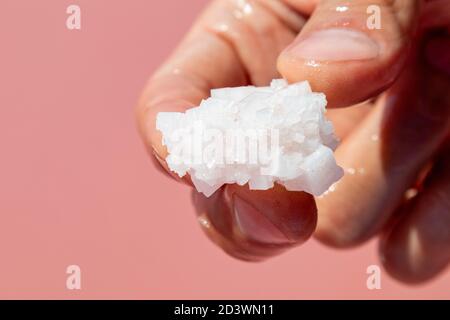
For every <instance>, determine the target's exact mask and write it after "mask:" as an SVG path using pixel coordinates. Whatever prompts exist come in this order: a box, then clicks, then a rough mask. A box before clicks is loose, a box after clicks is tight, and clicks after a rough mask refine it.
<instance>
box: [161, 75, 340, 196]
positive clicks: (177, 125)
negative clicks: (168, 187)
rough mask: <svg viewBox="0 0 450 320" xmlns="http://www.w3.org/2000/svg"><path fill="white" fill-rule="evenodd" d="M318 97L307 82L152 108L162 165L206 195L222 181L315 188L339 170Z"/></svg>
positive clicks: (214, 93) (226, 91)
mask: <svg viewBox="0 0 450 320" xmlns="http://www.w3.org/2000/svg"><path fill="white" fill-rule="evenodd" d="M326 104H327V102H326V98H325V95H324V94H322V93H315V92H312V91H311V88H310V86H309V84H308V82H306V81H304V82H299V83H295V84H290V85H288V84H287V82H286V81H285V80H283V79H277V80H273V81H272V83H271V84H270V86H269V87H254V86H246V87H237V88H222V89H213V90H211V97H210V98H208V99H206V100H203V101H202V102H201V103H200V106H198V107H195V108H191V109H188V110H187V111H186V112H184V113H180V112H160V113H159V114H158V115H157V120H156V127H157V129H158V130H159V131H161V133H162V135H163V141H162V142H163V144H164V145H165V146H166V147H167V150H168V153H169V155H168V156H167V158H166V162H167V164H168V166H169V168H170V170H172V171H174V172H176V173H177V174H178V175H179V176H180V177H183V176H184V175H185V174H189V175H190V176H191V180H192V182H193V184H194V186H195V187H196V189H197V190H198V191H199V192H202V193H203V194H205V195H206V196H208V197H209V196H210V195H211V194H213V193H214V192H215V191H216V190H217V189H219V188H220V187H221V186H222V185H224V184H227V183H228V184H231V183H237V184H239V185H244V184H246V183H248V184H249V188H250V189H254V190H266V189H270V188H272V187H273V185H274V183H278V184H281V185H284V186H285V188H286V189H287V190H291V191H305V192H308V193H311V194H313V195H316V196H318V195H321V194H322V193H323V192H325V191H326V190H327V189H328V188H329V187H330V186H331V185H332V184H333V183H334V182H336V181H337V180H339V179H340V178H341V177H342V175H343V170H342V168H340V167H339V166H338V165H337V164H336V161H335V159H334V155H333V150H334V149H335V148H336V146H337V144H338V141H337V139H336V137H335V135H334V132H333V125H332V124H331V122H330V121H328V120H327V119H326V118H325V116H324V114H325V106H326Z"/></svg>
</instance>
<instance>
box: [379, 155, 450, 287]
mask: <svg viewBox="0 0 450 320" xmlns="http://www.w3.org/2000/svg"><path fill="white" fill-rule="evenodd" d="M449 167H450V148H448V150H447V151H446V154H444V155H442V158H441V159H439V160H438V162H437V163H436V164H435V165H434V167H433V169H432V172H431V174H430V176H429V177H428V179H427V180H426V182H425V186H424V188H423V189H424V190H423V191H422V192H420V193H419V194H418V195H417V196H416V197H414V198H413V199H412V200H411V201H410V203H408V204H407V205H406V206H405V207H404V208H402V210H401V213H400V214H401V217H402V218H401V219H400V220H399V221H398V223H397V224H396V225H395V227H393V228H392V229H391V230H389V232H387V233H386V234H385V235H384V236H383V238H382V241H381V242H380V254H381V256H382V261H383V264H384V266H385V267H386V269H387V270H388V272H389V273H390V274H391V275H392V276H394V277H395V278H397V279H399V280H401V281H403V282H408V283H419V282H423V281H425V280H428V279H431V278H432V277H434V276H436V275H437V274H438V273H439V272H441V271H442V270H444V269H445V267H446V266H447V265H448V264H449V262H450V170H448V168H449Z"/></svg>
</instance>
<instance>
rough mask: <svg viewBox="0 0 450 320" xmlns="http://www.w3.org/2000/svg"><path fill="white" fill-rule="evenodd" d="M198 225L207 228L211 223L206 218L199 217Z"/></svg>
mask: <svg viewBox="0 0 450 320" xmlns="http://www.w3.org/2000/svg"><path fill="white" fill-rule="evenodd" d="M198 223H200V225H201V226H203V227H205V228H209V227H210V224H209V221H208V220H207V219H206V218H205V217H198Z"/></svg>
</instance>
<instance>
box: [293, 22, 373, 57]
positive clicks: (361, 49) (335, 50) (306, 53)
mask: <svg viewBox="0 0 450 320" xmlns="http://www.w3.org/2000/svg"><path fill="white" fill-rule="evenodd" d="M288 50H289V52H290V53H292V54H294V55H295V56H296V57H300V58H303V59H309V60H316V61H345V60H368V59H373V58H375V57H377V56H378V54H379V51H380V48H379V46H378V44H377V43H376V42H375V41H374V40H373V39H371V38H370V37H369V36H367V35H366V34H365V33H363V32H361V31H357V30H353V29H345V28H333V29H324V30H319V31H316V32H313V33H312V34H311V35H309V36H307V37H306V38H304V39H301V40H300V42H298V43H294V44H293V45H292V46H291V47H290V48H289V49H288Z"/></svg>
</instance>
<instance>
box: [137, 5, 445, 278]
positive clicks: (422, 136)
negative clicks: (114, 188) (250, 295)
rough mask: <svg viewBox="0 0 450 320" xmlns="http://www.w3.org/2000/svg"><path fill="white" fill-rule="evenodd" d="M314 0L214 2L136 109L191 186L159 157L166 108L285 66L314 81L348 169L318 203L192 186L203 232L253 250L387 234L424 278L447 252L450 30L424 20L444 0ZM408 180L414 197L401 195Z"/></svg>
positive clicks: (393, 256) (151, 141)
mask: <svg viewBox="0 0 450 320" xmlns="http://www.w3.org/2000/svg"><path fill="white" fill-rule="evenodd" d="M316 2H317V1H312V0H283V1H277V0H253V1H239V0H216V1H214V2H213V3H212V4H211V5H210V6H209V7H208V8H207V10H206V11H205V12H204V13H203V15H202V16H201V17H200V18H199V20H198V21H197V22H196V23H195V25H194V26H193V28H192V30H191V31H190V32H189V34H188V35H187V36H186V38H185V39H184V40H183V41H182V43H181V44H180V46H179V47H178V49H177V50H176V52H175V53H174V54H173V55H172V56H171V57H170V58H169V59H168V61H166V63H165V64H164V65H163V66H162V67H161V68H160V69H159V70H158V71H157V72H156V73H155V74H154V75H153V77H152V78H151V79H150V81H149V83H148V85H147V87H146V89H145V91H144V94H143V95H142V98H141V100H140V102H139V106H138V109H137V114H138V120H139V127H140V131H141V134H142V136H143V138H144V140H145V142H146V145H147V146H148V148H149V150H150V151H151V152H152V153H153V154H154V155H155V157H156V158H157V161H158V163H159V164H160V165H161V166H162V167H163V168H164V169H165V171H166V172H167V173H169V174H171V175H172V176H173V177H174V178H175V179H177V180H182V181H183V182H186V183H187V184H189V183H190V182H189V179H188V178H186V179H179V178H178V177H177V176H174V174H173V173H171V172H170V170H168V168H167V165H166V164H165V162H164V160H163V159H165V157H166V155H167V153H166V150H165V148H164V147H163V146H162V145H161V135H160V133H159V132H158V131H156V128H155V118H156V114H157V113H158V112H161V111H184V110H186V109H187V108H188V107H190V106H195V105H197V104H198V103H199V101H200V100H201V99H202V98H205V97H207V96H208V95H209V90H210V89H211V88H217V87H229V86H241V85H248V84H254V85H267V84H268V82H269V81H270V80H271V79H272V78H277V77H279V75H280V74H281V75H282V76H283V77H284V78H286V79H287V80H288V81H290V82H296V81H301V80H308V81H309V82H310V83H311V85H312V88H313V90H315V91H320V92H324V93H325V94H326V95H327V99H328V102H329V104H328V107H329V108H334V109H330V110H329V111H328V113H327V117H329V118H330V119H331V120H332V121H333V123H334V125H335V130H336V133H337V135H338V136H339V137H340V138H341V139H342V143H341V145H340V146H339V148H338V149H337V151H336V158H337V162H338V164H340V165H341V166H342V167H344V168H345V169H346V175H345V176H344V178H342V179H341V181H339V182H338V183H337V184H336V185H335V186H334V188H332V189H331V190H334V191H331V190H330V192H328V193H327V194H326V195H324V196H322V197H318V198H316V199H314V198H313V197H312V196H311V195H309V194H306V193H304V192H289V191H286V190H285V189H284V188H282V187H280V186H277V187H275V188H274V189H271V190H266V191H250V190H248V188H247V187H246V186H244V187H241V186H238V185H226V186H224V187H223V188H222V189H220V190H218V191H217V192H216V193H215V194H214V195H213V196H211V197H210V198H205V197H204V196H202V195H201V194H198V193H196V192H195V191H194V192H193V197H194V203H195V205H196V208H197V211H198V214H199V216H198V217H199V221H200V222H201V225H202V226H203V229H204V230H205V231H206V233H207V234H208V235H209V236H210V238H211V239H212V240H213V241H215V242H216V243H217V244H218V245H219V246H221V247H222V248H223V249H224V250H225V251H227V252H228V253H230V254H231V255H233V256H236V257H238V258H241V259H247V260H260V259H264V258H267V257H270V256H272V255H275V254H277V253H279V252H281V251H283V250H286V249H287V248H291V247H294V246H296V245H298V244H301V243H302V242H304V241H305V240H306V239H308V238H309V237H310V236H311V235H312V234H313V232H314V231H315V234H316V236H317V238H318V239H319V240H321V241H322V242H324V243H326V244H328V245H331V246H335V247H348V246H354V245H357V244H360V243H362V242H364V241H365V240H367V239H369V238H371V237H373V236H375V235H377V234H381V238H382V241H381V245H380V252H381V255H382V257H383V263H384V265H385V266H386V268H387V270H388V271H389V272H390V273H391V274H392V275H394V276H395V277H397V278H398V279H401V280H403V281H406V282H418V281H422V280H426V279H428V278H430V277H432V276H433V275H435V274H436V273H437V272H439V271H440V270H442V269H443V268H445V266H446V265H447V264H448V262H449V261H450V208H449V207H450V204H449V202H450V173H449V170H448V169H447V168H446V166H447V167H448V165H450V148H449V145H448V136H449V127H450V123H449V119H450V95H449V93H448V90H449V89H450V84H449V76H450V72H449V70H448V68H449V60H448V56H449V54H450V41H449V39H448V29H447V34H445V35H442V34H440V35H439V36H438V38H437V36H434V35H430V32H429V31H428V29H427V28H436V27H443V26H445V24H446V23H447V24H448V23H449V21H450V19H449V16H450V8H449V5H448V4H447V3H445V4H444V2H445V0H436V1H433V2H429V3H426V4H424V3H422V8H419V1H411V0H397V1H387V0H377V1H373V0H370V1H368V0H357V1H352V2H351V3H350V4H349V3H348V1H338V0H327V1H321V2H320V3H319V4H317V3H316ZM369 5H378V6H379V8H381V12H380V17H381V29H374V30H369V29H368V28H367V18H368V16H369V15H368V14H367V12H366V10H367V7H368V6H369ZM430 17H431V18H430ZM417 28H418V29H417ZM330 29H331V30H330ZM320 30H328V31H320ZM417 30H418V31H417ZM297 34H298V36H297ZM367 36H368V38H367ZM294 39H295V40H294ZM424 54H425V56H426V58H424ZM446 71H447V73H446ZM367 99H371V100H370V101H367ZM363 101H366V102H363ZM361 102H363V103H361ZM358 103H360V104H359V105H357V106H353V107H349V108H340V107H346V106H350V105H354V104H358ZM425 176H426V179H425V178H424V177H425ZM413 187H414V188H415V189H417V190H418V193H417V195H416V196H415V197H414V198H412V199H405V197H404V195H405V192H407V190H408V189H410V188H413ZM409 193H411V192H409ZM317 213H318V214H317Z"/></svg>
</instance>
